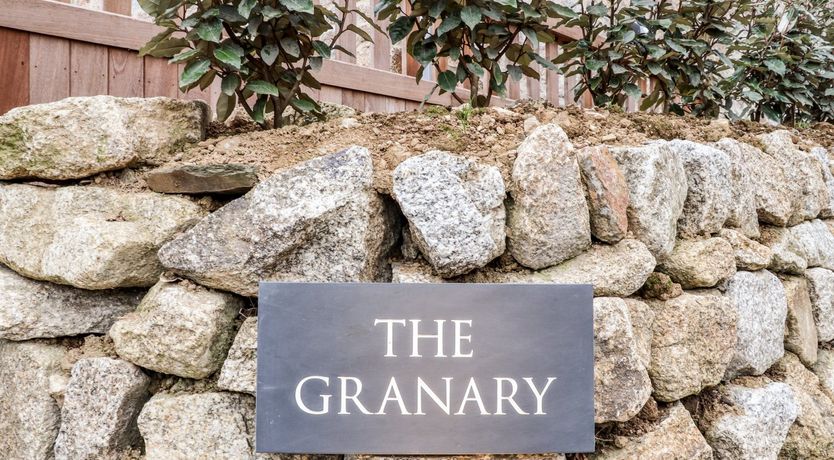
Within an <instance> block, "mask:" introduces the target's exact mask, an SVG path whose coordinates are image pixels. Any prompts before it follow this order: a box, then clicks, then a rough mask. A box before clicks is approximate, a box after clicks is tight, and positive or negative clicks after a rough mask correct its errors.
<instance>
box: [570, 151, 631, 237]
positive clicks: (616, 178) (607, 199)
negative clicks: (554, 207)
mask: <svg viewBox="0 0 834 460" xmlns="http://www.w3.org/2000/svg"><path fill="white" fill-rule="evenodd" d="M578 158H579V169H580V171H581V172H582V179H583V182H584V183H585V189H586V193H587V195H588V205H589V207H590V211H591V234H593V235H594V236H595V237H596V238H598V239H600V240H602V241H605V242H606V243H616V242H617V241H620V240H621V239H623V238H625V236H626V232H627V231H628V184H626V181H625V176H623V172H622V171H620V166H619V165H618V164H617V162H616V160H614V157H613V156H612V155H611V153H610V152H609V151H608V147H605V146H604V145H603V146H594V147H585V148H584V149H582V150H580V151H579V152H578Z"/></svg>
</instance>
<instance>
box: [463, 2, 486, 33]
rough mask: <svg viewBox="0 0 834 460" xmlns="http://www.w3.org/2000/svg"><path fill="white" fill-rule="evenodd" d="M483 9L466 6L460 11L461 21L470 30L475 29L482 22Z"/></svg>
mask: <svg viewBox="0 0 834 460" xmlns="http://www.w3.org/2000/svg"><path fill="white" fill-rule="evenodd" d="M481 17H482V15H481V9H480V8H478V7H477V6H475V5H468V6H465V7H464V8H463V9H462V10H460V19H461V21H463V23H464V24H466V26H467V27H469V28H470V29H474V28H475V26H477V25H478V24H479V23H480V22H481Z"/></svg>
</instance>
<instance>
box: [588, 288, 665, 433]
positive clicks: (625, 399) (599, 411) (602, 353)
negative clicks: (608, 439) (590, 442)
mask: <svg viewBox="0 0 834 460" xmlns="http://www.w3.org/2000/svg"><path fill="white" fill-rule="evenodd" d="M638 341H639V339H638V337H637V336H636V334H635V331H634V329H633V328H632V324H631V315H630V313H629V307H628V305H626V302H625V301H624V300H623V299H619V298H616V297H597V298H595V299H594V408H595V411H596V415H595V417H594V421H595V422H596V423H605V422H611V421H618V422H624V421H626V420H629V419H630V418H632V417H634V416H635V415H637V413H638V412H640V409H642V408H643V405H644V404H646V401H648V399H649V397H650V396H651V394H652V383H651V380H649V374H648V372H647V371H646V363H644V362H643V361H642V360H641V356H640V352H641V350H640V347H639V343H638Z"/></svg>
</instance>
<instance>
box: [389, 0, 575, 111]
mask: <svg viewBox="0 0 834 460" xmlns="http://www.w3.org/2000/svg"><path fill="white" fill-rule="evenodd" d="M407 4H408V8H404V7H403V4H402V2H401V1H400V0H383V1H381V2H379V3H378V4H377V6H376V9H375V11H376V15H377V19H379V20H389V21H390V25H389V26H388V34H389V36H390V37H391V41H392V43H398V42H400V41H402V40H404V39H405V40H406V51H407V52H408V54H409V55H411V56H412V57H413V58H414V59H415V60H416V61H417V62H418V63H419V64H420V69H419V71H418V72H417V81H418V82H419V81H420V79H421V78H422V75H423V73H424V70H425V69H426V68H433V69H435V71H436V72H437V83H436V85H435V86H434V88H433V89H432V93H431V94H433V93H434V91H436V90H438V89H439V90H440V92H441V93H444V92H451V93H453V92H454V91H455V89H456V88H457V87H458V85H459V84H461V83H462V82H468V87H469V90H470V97H469V103H470V104H471V105H472V107H483V106H487V105H489V103H490V101H491V99H492V96H493V95H495V94H498V95H504V94H505V93H506V87H507V86H506V85H507V81H508V79H509V78H513V79H515V80H520V79H521V77H522V75H526V76H528V77H531V78H539V73H538V71H536V70H535V68H534V65H533V64H534V63H538V64H539V65H541V66H543V67H546V68H550V69H554V70H555V69H556V67H555V66H554V65H553V64H552V63H551V62H549V61H548V60H547V59H545V58H544V57H542V56H541V55H540V53H539V49H540V46H539V45H540V44H541V43H551V42H553V41H554V39H555V34H554V33H553V32H552V31H551V30H550V27H549V26H548V25H547V20H548V18H552V17H557V13H558V11H559V10H560V9H564V7H562V6H559V5H557V4H556V3H554V2H552V1H545V0H530V1H517V0H469V1H466V2H458V1H454V0H407ZM443 58H448V59H449V60H451V61H453V62H454V63H455V64H456V65H455V68H454V70H446V69H444V68H443V66H442V65H441V61H442V59H443ZM482 84H483V87H482ZM431 94H429V95H427V96H426V98H427V99H428V97H430V96H431Z"/></svg>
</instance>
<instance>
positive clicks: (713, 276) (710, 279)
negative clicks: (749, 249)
mask: <svg viewBox="0 0 834 460" xmlns="http://www.w3.org/2000/svg"><path fill="white" fill-rule="evenodd" d="M657 270H658V271H660V272H663V273H666V274H667V275H669V277H670V278H672V281H675V282H677V283H680V285H681V287H683V288H684V289H692V288H704V287H713V286H715V285H716V284H718V283H720V282H721V281H723V280H725V279H727V278H729V277H731V276H733V274H734V273H735V272H736V263H735V255H734V251H733V247H732V246H731V245H730V243H728V242H727V241H726V240H725V239H723V238H709V239H706V240H678V242H677V243H676V244H675V249H674V250H673V251H672V253H671V254H669V255H668V256H667V257H666V258H664V259H663V261H662V262H661V263H660V264H659V265H658V266H657Z"/></svg>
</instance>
